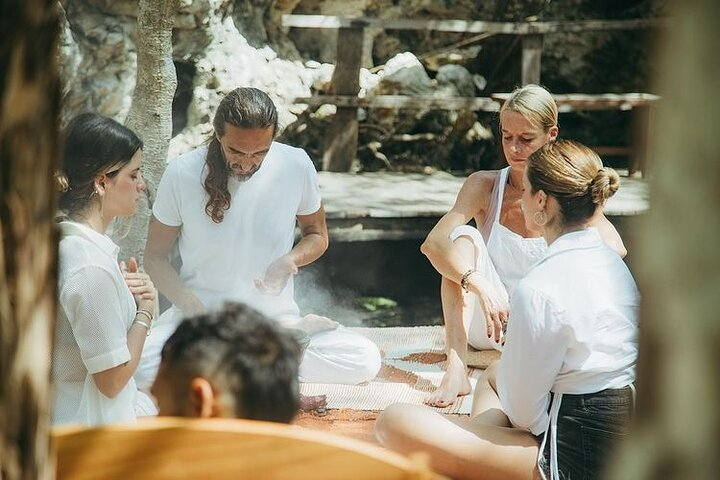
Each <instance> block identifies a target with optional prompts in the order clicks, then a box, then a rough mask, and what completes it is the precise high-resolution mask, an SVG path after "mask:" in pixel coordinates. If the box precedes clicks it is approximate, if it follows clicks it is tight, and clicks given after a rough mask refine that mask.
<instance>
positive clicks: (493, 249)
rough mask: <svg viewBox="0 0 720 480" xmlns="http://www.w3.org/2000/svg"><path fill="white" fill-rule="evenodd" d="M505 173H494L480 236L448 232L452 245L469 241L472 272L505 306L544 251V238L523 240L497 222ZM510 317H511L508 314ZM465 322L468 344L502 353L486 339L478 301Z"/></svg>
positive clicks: (472, 231)
mask: <svg viewBox="0 0 720 480" xmlns="http://www.w3.org/2000/svg"><path fill="white" fill-rule="evenodd" d="M509 173H510V167H507V168H504V169H502V170H500V172H499V173H498V177H497V180H496V182H495V186H494V187H493V190H492V193H491V198H490V204H489V207H488V211H487V215H486V218H485V223H484V224H483V225H482V227H481V228H482V235H481V233H480V231H478V229H476V228H473V227H471V226H469V225H461V226H459V227H456V228H455V229H454V230H453V231H452V232H451V233H450V241H452V242H454V241H456V240H457V239H458V238H459V237H461V236H465V237H468V238H469V239H470V240H471V241H472V243H473V245H474V246H475V255H476V263H475V269H476V270H478V271H479V272H480V275H482V276H483V277H484V278H485V279H487V280H488V281H489V282H490V283H491V284H492V286H493V287H494V291H493V292H491V294H493V295H495V296H496V300H497V301H498V302H500V303H501V304H505V305H507V303H508V299H509V297H510V296H511V295H512V292H513V291H514V289H515V286H516V285H517V283H518V282H519V281H520V279H521V278H523V277H524V276H525V274H526V273H527V272H528V271H529V270H530V268H531V267H532V265H533V264H534V263H535V262H537V261H538V260H539V259H540V258H542V256H543V254H544V253H545V251H546V250H547V243H546V242H545V239H544V238H542V237H540V238H525V237H523V236H521V235H518V234H517V233H515V232H513V231H512V230H510V229H509V228H507V227H506V226H504V225H502V224H501V223H500V209H501V206H502V198H503V194H504V193H505V185H506V183H507V178H508V175H509ZM486 242H487V243H486ZM511 316H514V315H513V314H512V311H511ZM466 321H467V319H466ZM467 323H468V324H467V325H465V330H466V331H467V332H468V343H469V344H470V345H472V346H473V347H474V348H476V349H478V350H486V349H491V348H494V349H497V350H502V345H501V343H498V342H496V341H495V340H493V339H491V338H488V337H487V327H486V322H485V315H484V314H483V311H482V308H481V307H480V300H479V299H476V301H475V307H474V311H473V316H472V318H470V319H469V322H467Z"/></svg>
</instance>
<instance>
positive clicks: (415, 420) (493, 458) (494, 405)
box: [375, 368, 540, 480]
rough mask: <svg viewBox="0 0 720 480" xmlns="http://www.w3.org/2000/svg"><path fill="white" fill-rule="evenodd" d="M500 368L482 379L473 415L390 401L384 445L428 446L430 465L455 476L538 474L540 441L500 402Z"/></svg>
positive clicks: (383, 418)
mask: <svg viewBox="0 0 720 480" xmlns="http://www.w3.org/2000/svg"><path fill="white" fill-rule="evenodd" d="M493 375H494V368H488V370H487V371H486V373H485V374H484V375H483V377H482V378H481V379H480V380H479V381H478V385H477V387H476V390H475V402H474V403H473V416H472V417H471V418H470V419H465V418H458V417H450V416H445V415H443V414H441V413H438V412H436V411H435V410H433V409H431V408H428V407H424V406H420V405H408V404H399V403H398V404H394V405H391V406H390V407H388V408H387V409H386V410H385V411H384V412H383V413H382V414H381V415H380V417H379V418H378V420H377V423H376V424H375V434H376V436H377V438H378V440H379V441H380V443H382V444H383V445H385V446H386V447H388V448H390V449H392V450H395V451H397V452H400V453H403V454H406V455H407V454H411V453H414V452H418V451H420V452H425V453H427V454H428V457H429V460H430V466H431V467H432V468H433V469H434V470H435V471H437V472H439V473H442V474H444V475H447V476H449V477H452V478H455V479H470V478H479V477H481V478H483V479H488V480H491V479H526V480H528V479H538V478H540V474H539V472H538V470H537V467H536V462H537V456H538V448H539V447H538V443H537V440H536V439H535V437H533V436H532V435H531V434H530V433H528V432H526V431H523V430H519V429H516V428H513V427H511V426H510V423H509V421H508V419H507V416H505V414H504V413H503V412H502V409H501V408H500V401H499V399H498V398H497V394H496V393H495V389H494V380H493Z"/></svg>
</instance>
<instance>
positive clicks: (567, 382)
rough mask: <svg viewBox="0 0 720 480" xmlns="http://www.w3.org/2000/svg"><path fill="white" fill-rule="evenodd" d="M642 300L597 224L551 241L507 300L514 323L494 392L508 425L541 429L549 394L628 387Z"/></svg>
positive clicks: (545, 420)
mask: <svg viewBox="0 0 720 480" xmlns="http://www.w3.org/2000/svg"><path fill="white" fill-rule="evenodd" d="M639 303H640V299H639V293H638V290H637V286H636V285H635V281H634V280H633V278H632V275H631V274H630V271H629V270H628V268H627V266H626V265H625V263H624V262H623V261H622V259H621V258H620V257H619V256H618V254H617V253H616V252H614V251H613V250H612V249H611V248H610V247H608V246H607V245H606V244H605V243H604V242H603V240H602V239H601V238H600V235H599V233H598V231H597V230H596V229H594V228H588V229H585V230H581V231H577V232H572V233H568V234H565V235H563V236H562V237H560V238H559V239H557V240H556V241H555V242H553V244H552V245H550V248H549V249H548V252H547V254H546V255H545V257H544V258H543V259H542V260H541V261H540V262H539V263H538V264H537V265H536V266H535V267H534V268H533V269H532V270H531V271H530V273H528V275H527V276H526V277H525V278H524V279H523V280H522V281H521V282H520V284H519V285H518V287H517V290H516V292H515V294H514V296H513V298H512V299H511V310H512V312H513V321H512V322H511V323H510V324H509V325H508V332H507V338H506V342H505V347H504V350H503V355H502V358H501V360H500V364H499V367H498V372H497V389H498V396H499V398H500V402H501V404H502V407H503V411H504V412H505V413H506V414H507V415H508V418H509V419H510V421H511V422H512V423H513V425H515V426H516V427H518V428H522V429H525V430H529V431H530V432H532V433H533V434H534V435H539V434H541V433H543V432H544V431H545V430H546V429H547V427H548V424H549V422H550V415H548V406H549V402H550V400H549V399H550V392H555V393H558V394H562V393H570V394H584V393H594V392H599V391H601V390H604V389H608V388H610V389H615V388H622V387H625V386H627V385H629V384H631V383H632V382H633V381H634V380H635V363H636V360H637V353H638V346H637V315H638V308H639ZM558 397H560V395H558ZM557 409H559V404H558V405H557V407H554V410H556V411H557Z"/></svg>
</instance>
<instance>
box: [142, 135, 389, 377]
mask: <svg viewBox="0 0 720 480" xmlns="http://www.w3.org/2000/svg"><path fill="white" fill-rule="evenodd" d="M207 152H208V148H207V147H202V148H198V149H196V150H193V151H192V152H189V153H187V154H185V155H182V156H181V157H179V158H177V159H176V160H174V161H172V162H170V163H169V164H168V167H167V169H166V171H165V173H164V174H163V177H162V179H161V181H160V185H159V187H158V191H157V198H156V200H155V204H154V205H153V216H154V217H155V218H156V219H157V220H158V221H160V222H161V223H163V224H165V225H169V226H176V227H180V235H179V240H178V246H179V251H180V257H181V259H182V262H183V264H182V268H181V270H180V278H181V280H182V281H183V283H184V284H185V285H186V286H187V287H188V288H189V289H190V290H191V291H192V292H193V293H194V294H195V295H197V297H198V298H199V299H200V301H202V302H203V304H204V305H205V306H206V307H208V308H218V307H220V306H222V304H223V303H224V302H225V301H227V300H232V301H238V302H244V303H246V304H248V305H250V306H252V307H254V308H256V309H258V310H260V311H261V312H263V313H265V314H266V315H268V316H269V317H271V318H275V319H277V320H278V321H279V322H280V323H281V324H283V325H291V324H292V323H294V322H296V321H298V320H299V319H300V315H299V309H298V306H297V304H296V303H295V299H294V296H293V278H292V277H291V278H290V279H289V280H288V284H287V286H286V287H285V289H284V290H283V291H282V293H280V295H278V296H274V295H269V294H265V293H263V292H261V291H259V290H258V289H257V288H256V287H255V283H254V282H255V279H257V278H263V277H264V275H265V271H266V270H267V268H268V266H269V265H270V264H271V263H272V262H274V261H275V260H277V259H278V258H280V257H281V256H283V255H285V254H287V253H289V252H290V250H291V249H292V247H293V242H294V239H295V225H296V217H297V216H298V215H310V214H313V213H316V212H317V211H318V210H319V209H320V207H321V199H320V188H319V186H318V179H317V172H316V171H315V167H314V165H313V163H312V161H311V160H310V158H309V157H308V156H307V154H306V153H305V152H304V151H303V150H301V149H299V148H293V147H290V146H287V145H283V144H281V143H277V142H273V144H272V146H271V148H270V150H269V152H268V154H267V156H266V157H265V159H264V160H263V163H262V165H261V167H260V169H259V170H258V171H257V172H256V173H255V174H254V175H253V176H252V177H250V178H249V179H248V180H246V181H238V180H236V179H234V178H232V177H231V178H230V179H229V180H228V187H229V191H230V194H231V201H230V208H229V209H228V210H226V211H225V218H224V220H223V221H222V222H221V223H215V222H213V221H212V219H211V218H210V217H209V216H208V215H207V213H206V212H205V205H206V203H207V200H208V195H207V193H206V192H205V189H204V187H203V181H204V179H205V176H206V175H207V171H206V167H205V158H206V156H207ZM181 316H182V314H181V312H180V311H179V309H177V308H174V307H173V308H172V309H170V310H168V311H167V312H165V313H164V314H163V315H162V316H161V319H160V321H159V322H158V326H160V325H162V324H163V323H164V322H166V321H170V322H171V323H172V324H173V325H177V323H178V322H179V321H180V319H181ZM165 330H167V331H163V332H162V335H160V334H158V335H156V334H155V331H153V335H151V336H150V342H151V344H152V345H151V346H150V348H149V349H146V351H147V352H148V355H147V358H146V355H143V360H142V365H141V368H140V369H139V372H141V376H140V377H138V376H136V378H138V381H139V383H140V384H141V385H147V384H148V382H150V383H151V382H152V380H153V379H154V376H155V374H156V372H157V365H159V352H160V349H161V345H156V343H158V342H164V340H165V339H166V338H167V336H169V335H170V334H172V331H173V330H174V327H171V328H168V329H165ZM158 333H161V332H158ZM163 337H164V338H163ZM379 369H380V352H379V350H378V348H377V346H376V345H375V344H373V343H372V342H371V341H370V340H368V339H367V338H365V337H363V336H361V335H358V334H355V333H352V332H349V331H347V330H344V329H339V330H336V331H332V332H325V333H321V334H317V335H314V336H313V337H312V338H311V342H310V345H309V346H308V348H307V350H306V354H305V357H304V360H303V362H302V364H301V365H300V373H301V377H302V378H303V379H304V380H306V381H319V382H328V383H351V384H355V383H360V382H363V381H368V380H370V379H372V378H373V377H374V376H375V375H376V374H377V372H378V370H379ZM141 377H142V378H141Z"/></svg>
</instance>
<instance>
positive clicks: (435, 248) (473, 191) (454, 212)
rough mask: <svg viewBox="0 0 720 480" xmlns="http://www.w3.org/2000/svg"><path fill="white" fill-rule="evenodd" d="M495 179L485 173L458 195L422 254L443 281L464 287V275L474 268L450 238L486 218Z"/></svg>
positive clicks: (471, 179)
mask: <svg viewBox="0 0 720 480" xmlns="http://www.w3.org/2000/svg"><path fill="white" fill-rule="evenodd" d="M492 184H493V182H492V179H491V178H489V177H488V176H487V174H485V173H484V172H483V173H480V172H478V173H474V174H472V175H470V176H469V177H468V179H467V180H466V181H465V183H464V184H463V186H462V188H461V189H460V192H459V193H458V196H457V199H456V200H455V205H453V207H452V209H451V210H450V211H449V212H448V213H446V214H445V215H444V216H443V217H442V218H441V219H440V221H438V223H437V224H436V225H435V227H433V229H432V230H431V231H430V233H429V234H428V236H427V238H426V239H425V242H423V244H422V245H421V246H420V251H421V252H422V253H423V254H424V255H425V256H426V257H427V258H428V260H430V263H432V265H433V267H435V270H437V271H438V273H440V274H441V275H442V276H443V277H445V278H448V279H450V280H452V281H454V282H456V283H460V279H461V277H462V275H463V274H464V273H465V272H467V271H468V269H470V268H472V267H473V265H468V264H467V263H466V261H465V260H463V257H462V256H461V255H460V254H459V252H458V251H457V249H456V247H455V245H454V244H453V242H451V241H450V234H451V233H452V231H453V230H454V229H455V228H456V227H459V226H460V225H465V224H466V223H468V222H469V221H470V219H471V218H473V217H484V209H485V208H486V207H484V205H487V203H488V198H487V197H488V196H489V195H490V192H491V191H492Z"/></svg>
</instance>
